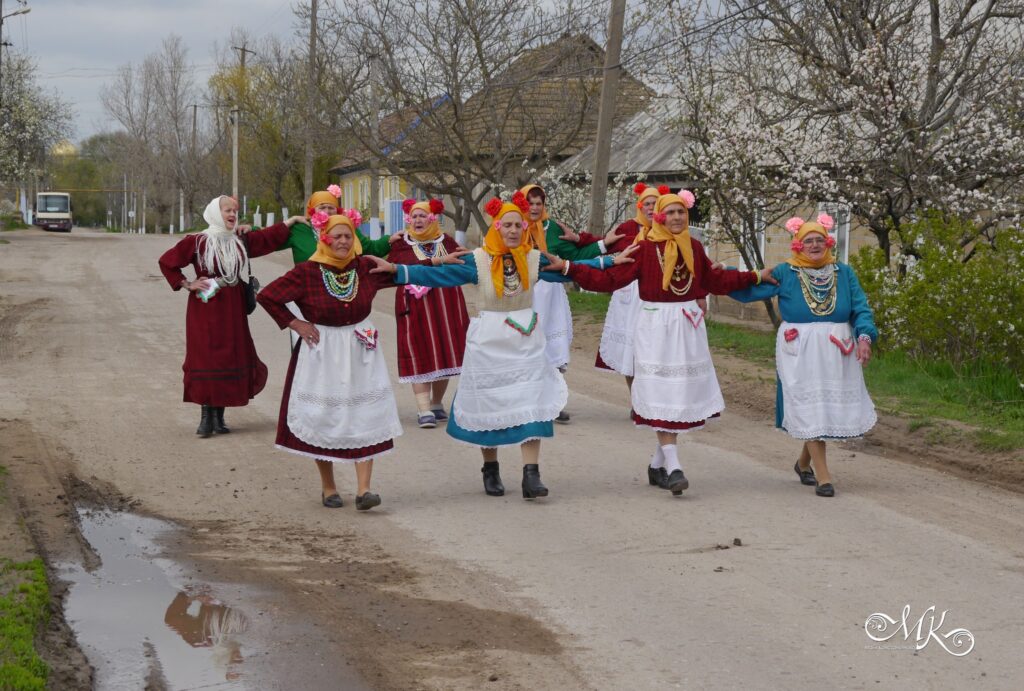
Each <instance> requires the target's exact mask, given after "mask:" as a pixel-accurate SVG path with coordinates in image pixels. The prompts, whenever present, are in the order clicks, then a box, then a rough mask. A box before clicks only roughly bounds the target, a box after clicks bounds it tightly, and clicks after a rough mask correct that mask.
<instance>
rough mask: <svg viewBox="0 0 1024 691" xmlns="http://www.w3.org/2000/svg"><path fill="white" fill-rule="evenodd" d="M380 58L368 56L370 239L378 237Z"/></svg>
mask: <svg viewBox="0 0 1024 691" xmlns="http://www.w3.org/2000/svg"><path fill="white" fill-rule="evenodd" d="M379 82H380V57H379V56H378V55H377V54H376V53H373V54H371V55H370V117H371V118H372V123H373V125H372V127H373V131H372V132H370V141H371V142H372V145H371V146H370V237H371V238H372V239H374V240H376V239H377V238H379V237H380V219H379V218H378V214H379V213H380V171H379V170H378V168H377V165H378V160H377V154H376V151H377V147H378V146H380V87H379V86H378V84H379Z"/></svg>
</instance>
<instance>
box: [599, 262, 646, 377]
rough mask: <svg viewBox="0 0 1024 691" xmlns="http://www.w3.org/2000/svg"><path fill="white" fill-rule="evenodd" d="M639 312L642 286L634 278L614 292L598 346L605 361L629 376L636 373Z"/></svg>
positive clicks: (617, 370)
mask: <svg viewBox="0 0 1024 691" xmlns="http://www.w3.org/2000/svg"><path fill="white" fill-rule="evenodd" d="M639 314H640V287H639V285H637V282H636V281H633V282H632V283H630V284H629V285H628V286H625V287H624V288H619V289H618V290H616V291H615V292H614V293H612V298H611V300H610V301H609V302H608V312H607V314H605V317H604V329H603V330H602V331H601V345H600V346H598V349H597V350H598V352H599V353H601V359H602V360H604V364H606V365H608V366H609V367H611V368H612V369H613V370H615V371H616V372H618V373H619V374H624V375H626V376H627V377H631V376H633V334H635V333H636V319H637V316H638V315H639Z"/></svg>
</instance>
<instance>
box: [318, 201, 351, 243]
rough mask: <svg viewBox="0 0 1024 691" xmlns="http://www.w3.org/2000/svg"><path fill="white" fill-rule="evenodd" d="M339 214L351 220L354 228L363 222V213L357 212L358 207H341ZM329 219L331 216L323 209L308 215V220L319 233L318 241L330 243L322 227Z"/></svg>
mask: <svg viewBox="0 0 1024 691" xmlns="http://www.w3.org/2000/svg"><path fill="white" fill-rule="evenodd" d="M340 215H341V216H346V217H347V218H348V219H349V220H350V221H352V225H354V226H355V227H356V228H358V227H359V226H360V225H361V224H362V222H363V215H362V214H361V213H359V209H341V214H340ZM330 219H331V217H330V216H328V215H327V214H325V213H324V212H323V211H317V212H316V213H315V214H313V215H312V216H310V217H309V222H310V223H311V224H312V225H313V227H314V228H316V229H317V231H319V233H320V242H322V243H324V244H325V245H326V244H329V243H330V235H329V234H328V233H327V232H326V231H325V230H324V228H326V227H327V221H329V220H330Z"/></svg>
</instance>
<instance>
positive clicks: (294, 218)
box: [284, 216, 306, 228]
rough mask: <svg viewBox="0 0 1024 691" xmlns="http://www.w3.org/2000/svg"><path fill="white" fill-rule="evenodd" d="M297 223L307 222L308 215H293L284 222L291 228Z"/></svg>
mask: <svg viewBox="0 0 1024 691" xmlns="http://www.w3.org/2000/svg"><path fill="white" fill-rule="evenodd" d="M296 223H306V217H305V216H292V217H291V218H289V219H287V220H286V221H285V222H284V224H285V225H286V226H288V227H289V228H291V227H292V226H293V225H295V224H296Z"/></svg>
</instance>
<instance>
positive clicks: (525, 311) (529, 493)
mask: <svg viewBox="0 0 1024 691" xmlns="http://www.w3.org/2000/svg"><path fill="white" fill-rule="evenodd" d="M512 200H513V201H512V202H504V203H503V202H502V201H501V200H500V199H492V200H491V201H490V202H488V204H487V207H486V210H487V214H488V216H490V217H491V219H492V223H491V225H490V226H489V227H488V229H487V234H486V236H485V237H484V246H483V247H481V248H479V249H477V250H474V251H473V252H471V253H470V252H467V251H462V252H455V253H452V254H449V255H448V256H447V257H445V258H444V263H445V264H446V265H445V266H439V267H437V268H428V267H424V266H407V265H395V264H390V263H388V262H384V261H381V260H374V261H376V262H377V264H378V268H377V269H376V271H383V272H388V273H390V274H395V276H394V281H395V283H398V284H400V285H409V284H414V285H425V286H431V287H435V288H444V287H451V286H459V285H465V284H470V283H472V284H476V285H477V287H478V288H477V296H478V304H479V305H480V314H479V315H478V316H477V317H474V318H473V319H472V320H471V322H470V326H469V333H468V334H467V337H466V354H465V358H464V360H463V365H462V377H461V379H460V381H459V391H458V394H457V395H456V397H455V400H454V401H453V402H452V406H451V415H450V416H449V418H448V427H447V431H448V434H449V435H451V436H452V437H453V438H454V439H456V440H458V441H461V442H465V443H467V444H471V445H473V446H476V447H479V448H480V450H481V453H482V454H483V461H484V464H483V468H481V472H482V473H483V484H484V491H485V492H486V493H487V494H488V495H491V496H502V495H503V494H504V493H505V487H504V485H503V484H502V481H501V475H500V473H499V466H498V449H499V448H501V447H507V446H518V447H519V448H520V453H521V455H522V462H523V481H522V490H523V497H524V498H526V499H535V498H537V497H546V496H548V488H547V487H545V486H544V484H543V483H542V482H541V479H540V465H539V459H540V442H541V439H546V438H550V437H552V436H554V429H553V425H552V421H553V420H554V419H555V417H556V416H557V415H558V413H559V411H560V410H561V409H562V407H563V406H564V405H565V401H566V398H567V397H568V389H567V388H566V385H565V379H564V378H563V377H562V374H561V372H559V371H558V368H556V367H555V366H553V365H552V364H551V362H550V361H549V360H548V357H547V355H546V354H545V345H546V339H545V337H544V332H543V331H542V330H541V329H540V328H538V315H537V312H535V311H534V309H533V308H532V304H533V289H534V287H535V286H536V285H538V281H552V282H562V281H566V280H568V279H566V278H565V277H563V276H562V275H560V274H557V273H549V272H547V271H540V267H541V264H542V263H543V262H542V258H541V253H540V252H539V251H538V250H536V249H533V248H532V247H530V246H529V245H527V244H526V243H525V242H524V231H525V230H526V223H525V221H524V217H525V215H526V211H527V208H528V206H527V202H526V198H525V196H524V195H523V194H522V193H520V192H517V193H516V194H515V195H514V196H513V197H512ZM465 255H468V256H466V261H465V262H463V261H462V260H461V259H460V258H459V257H461V256H465ZM617 261H619V262H627V261H631V260H630V259H629V258H628V254H624V255H623V256H622V257H620V258H619V259H618V260H617ZM456 262H457V263H456ZM608 263H609V264H611V262H610V261H609V262H608Z"/></svg>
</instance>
